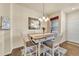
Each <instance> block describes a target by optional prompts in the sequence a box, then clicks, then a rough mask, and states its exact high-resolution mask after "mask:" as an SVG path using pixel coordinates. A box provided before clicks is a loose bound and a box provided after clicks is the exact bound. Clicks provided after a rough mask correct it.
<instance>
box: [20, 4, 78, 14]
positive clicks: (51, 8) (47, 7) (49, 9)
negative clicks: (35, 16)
mask: <svg viewBox="0 0 79 59" xmlns="http://www.w3.org/2000/svg"><path fill="white" fill-rule="evenodd" d="M20 5H22V6H25V7H28V8H30V9H33V10H35V11H37V12H41V13H42V12H43V8H42V7H43V4H42V3H21V4H20ZM76 9H79V3H44V12H45V14H47V15H49V14H51V13H54V12H57V11H60V10H64V11H65V12H70V11H72V10H76Z"/></svg>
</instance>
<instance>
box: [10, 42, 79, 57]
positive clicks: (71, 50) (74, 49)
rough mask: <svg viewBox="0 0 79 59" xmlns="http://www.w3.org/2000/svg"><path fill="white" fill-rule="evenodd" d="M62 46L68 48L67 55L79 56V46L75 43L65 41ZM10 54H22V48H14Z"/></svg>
mask: <svg viewBox="0 0 79 59" xmlns="http://www.w3.org/2000/svg"><path fill="white" fill-rule="evenodd" d="M60 46H61V47H63V48H65V49H67V53H66V54H65V56H79V46H78V45H76V44H74V43H69V42H64V43H63V44H61V45H60ZM9 56H21V48H17V49H13V51H12V53H11V55H9Z"/></svg>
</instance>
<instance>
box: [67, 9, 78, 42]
mask: <svg viewBox="0 0 79 59" xmlns="http://www.w3.org/2000/svg"><path fill="white" fill-rule="evenodd" d="M78 25H79V10H76V11H73V12H71V13H68V14H67V40H68V41H71V42H75V43H79V27H78Z"/></svg>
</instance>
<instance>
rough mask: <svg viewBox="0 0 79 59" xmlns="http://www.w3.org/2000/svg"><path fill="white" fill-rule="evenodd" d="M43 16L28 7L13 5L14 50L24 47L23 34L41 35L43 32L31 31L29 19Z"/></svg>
mask: <svg viewBox="0 0 79 59" xmlns="http://www.w3.org/2000/svg"><path fill="white" fill-rule="evenodd" d="M40 16H41V14H40V13H38V12H36V11H34V10H32V9H29V8H27V7H24V6H21V5H18V4H13V5H12V23H11V24H12V27H11V28H12V35H13V36H12V49H13V48H17V47H20V46H22V45H23V42H22V40H23V38H22V35H23V34H28V33H34V32H36V33H39V32H40V33H41V32H42V30H41V29H39V30H29V29H28V17H40Z"/></svg>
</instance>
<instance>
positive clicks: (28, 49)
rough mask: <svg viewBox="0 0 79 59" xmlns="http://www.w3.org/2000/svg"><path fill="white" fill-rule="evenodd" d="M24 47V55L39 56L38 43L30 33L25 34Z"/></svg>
mask: <svg viewBox="0 0 79 59" xmlns="http://www.w3.org/2000/svg"><path fill="white" fill-rule="evenodd" d="M22 37H23V39H22V40H23V44H24V49H23V50H22V55H24V56H37V45H36V44H34V43H33V42H32V41H31V40H30V38H28V35H23V36H22Z"/></svg>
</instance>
